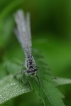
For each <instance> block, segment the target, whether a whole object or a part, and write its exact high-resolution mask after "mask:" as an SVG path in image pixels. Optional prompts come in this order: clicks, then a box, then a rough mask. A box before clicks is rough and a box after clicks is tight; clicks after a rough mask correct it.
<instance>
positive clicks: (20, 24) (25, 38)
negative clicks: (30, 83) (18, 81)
mask: <svg viewBox="0 0 71 106" xmlns="http://www.w3.org/2000/svg"><path fill="white" fill-rule="evenodd" d="M14 18H15V22H16V24H17V29H16V30H15V33H16V36H17V38H18V40H19V42H20V44H21V46H22V48H23V50H24V53H25V67H26V70H25V73H27V74H29V75H31V76H36V77H37V79H38V76H37V74H36V72H37V68H36V64H35V60H34V58H33V56H32V51H31V47H32V44H31V31H30V14H29V13H27V14H26V17H25V15H24V12H23V11H22V10H18V11H17V12H16V13H15V14H14ZM23 72H24V70H23Z"/></svg>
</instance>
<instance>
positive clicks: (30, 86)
mask: <svg viewBox="0 0 71 106" xmlns="http://www.w3.org/2000/svg"><path fill="white" fill-rule="evenodd" d="M14 17H15V21H16V23H17V29H16V30H15V34H16V36H17V38H18V40H19V42H20V44H21V46H22V48H23V50H24V52H25V58H26V61H25V64H23V65H18V64H16V63H13V62H10V61H7V60H6V61H5V62H4V64H3V65H4V66H5V67H6V70H7V71H9V72H10V73H9V75H7V76H6V77H4V78H2V79H1V80H0V104H2V103H4V102H6V101H7V100H10V99H11V98H14V97H17V96H19V95H21V94H24V93H27V92H34V91H35V92H36V93H37V95H38V97H39V100H41V101H42V102H43V104H44V106H65V105H64V103H63V101H62V98H64V95H63V94H62V93H60V91H59V90H58V89H57V86H60V85H64V84H69V83H71V80H70V79H63V78H55V77H54V76H53V75H52V74H51V73H50V70H49V68H48V65H47V63H46V62H45V61H44V58H43V56H42V55H41V54H40V53H39V51H38V50H33V56H32V52H31V33H30V23H29V22H30V20H29V18H30V17H29V14H27V15H26V18H25V16H24V15H23V12H22V10H19V11H18V12H17V13H16V14H15V15H14ZM33 57H34V58H35V59H34V58H33ZM22 63H23V62H22ZM11 70H13V72H12V73H11ZM21 70H22V71H21ZM24 70H25V71H24ZM19 71H20V73H18V72H19ZM16 72H17V73H16ZM19 78H20V80H19Z"/></svg>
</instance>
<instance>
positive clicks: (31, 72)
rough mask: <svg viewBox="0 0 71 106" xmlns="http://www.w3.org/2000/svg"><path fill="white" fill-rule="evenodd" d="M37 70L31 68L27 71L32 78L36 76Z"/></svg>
mask: <svg viewBox="0 0 71 106" xmlns="http://www.w3.org/2000/svg"><path fill="white" fill-rule="evenodd" d="M36 72H37V68H31V69H29V70H27V73H28V74H30V75H31V76H36Z"/></svg>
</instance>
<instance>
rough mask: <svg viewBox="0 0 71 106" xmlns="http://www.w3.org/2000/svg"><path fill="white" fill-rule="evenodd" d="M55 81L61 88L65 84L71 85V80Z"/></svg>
mask: <svg viewBox="0 0 71 106" xmlns="http://www.w3.org/2000/svg"><path fill="white" fill-rule="evenodd" d="M54 81H55V82H56V83H57V84H58V85H59V86H60V85H65V84H71V79H67V78H56V79H54Z"/></svg>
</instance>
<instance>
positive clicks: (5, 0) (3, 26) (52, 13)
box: [0, 0, 71, 106]
mask: <svg viewBox="0 0 71 106" xmlns="http://www.w3.org/2000/svg"><path fill="white" fill-rule="evenodd" d="M18 9H23V10H24V11H25V13H26V12H28V11H29V12H30V14H31V32H32V43H33V49H38V50H39V51H40V53H41V54H42V55H43V56H44V59H45V61H46V62H47V63H48V65H49V67H50V69H51V73H52V74H53V75H55V76H58V77H64V78H71V1H70V0H20V1H19V0H0V79H1V78H3V77H4V76H6V75H7V74H8V73H7V72H6V68H5V67H4V63H5V62H6V61H14V60H15V59H17V58H18V59H19V60H23V61H24V54H23V51H22V49H21V46H20V44H19V43H18V40H17V38H16V36H15V34H14V32H13V30H14V28H15V22H14V18H13V14H14V13H15V12H16V10H18ZM58 89H59V90H60V91H61V92H62V93H63V94H64V95H65V98H64V99H63V101H64V103H65V104H66V106H71V85H64V86H61V87H59V88H58ZM7 104H8V105H9V106H15V105H16V106H33V105H34V106H43V103H42V102H40V101H39V99H38V97H37V95H36V94H35V92H31V93H27V94H23V95H21V96H18V97H16V98H14V99H11V100H9V101H8V102H7ZM3 105H6V104H3ZM1 106H2V105H1Z"/></svg>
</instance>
